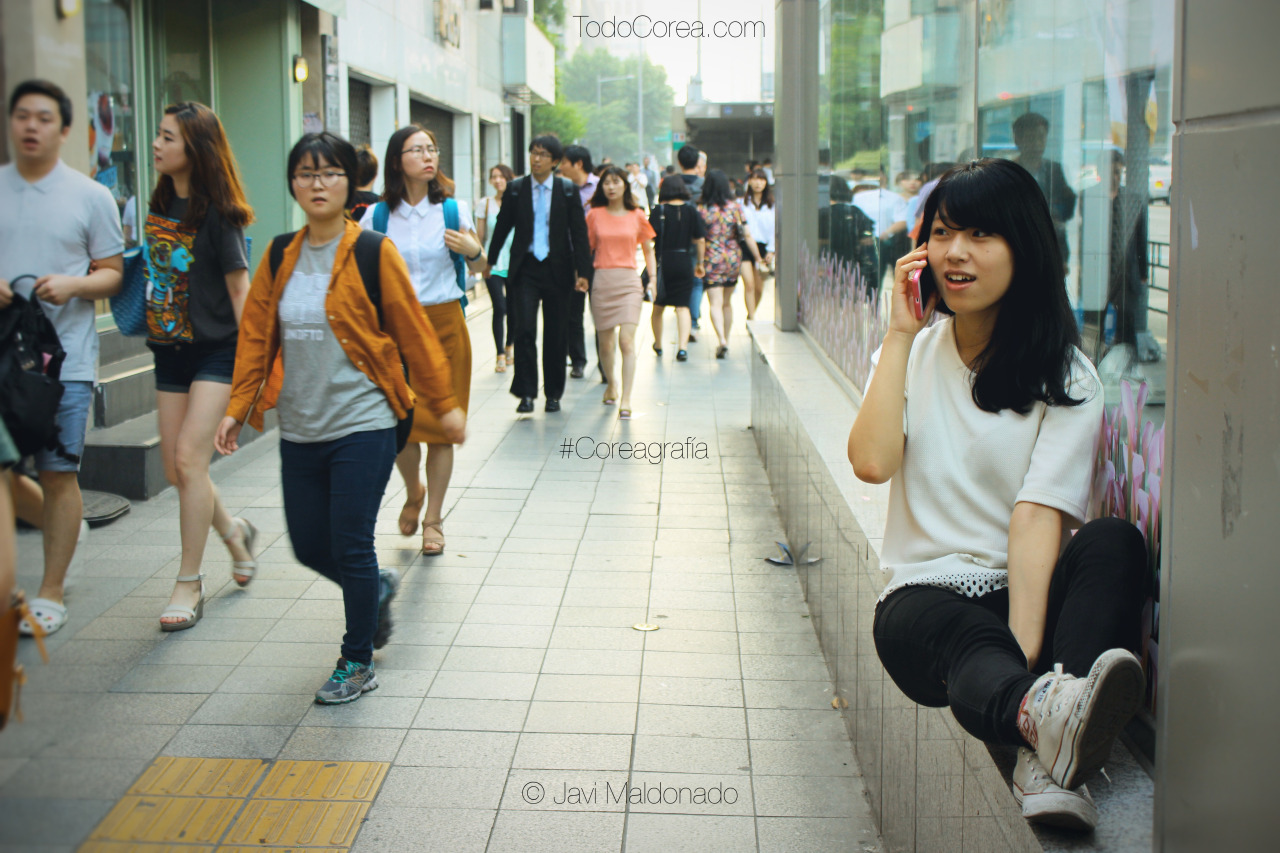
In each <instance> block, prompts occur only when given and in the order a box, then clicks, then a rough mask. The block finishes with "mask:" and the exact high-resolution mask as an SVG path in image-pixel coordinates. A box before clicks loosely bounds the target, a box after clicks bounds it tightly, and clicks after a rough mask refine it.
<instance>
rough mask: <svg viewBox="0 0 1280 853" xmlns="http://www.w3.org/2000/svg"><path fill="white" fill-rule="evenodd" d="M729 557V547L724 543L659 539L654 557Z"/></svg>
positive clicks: (655, 546) (654, 548)
mask: <svg viewBox="0 0 1280 853" xmlns="http://www.w3.org/2000/svg"><path fill="white" fill-rule="evenodd" d="M685 555H689V556H693V557H727V556H728V555H729V545H727V544H725V543H724V542H710V541H705V540H694V541H688V542H682V541H676V540H672V539H659V540H658V541H657V542H655V543H654V545H653V556H654V557H655V558H657V557H682V556H685Z"/></svg>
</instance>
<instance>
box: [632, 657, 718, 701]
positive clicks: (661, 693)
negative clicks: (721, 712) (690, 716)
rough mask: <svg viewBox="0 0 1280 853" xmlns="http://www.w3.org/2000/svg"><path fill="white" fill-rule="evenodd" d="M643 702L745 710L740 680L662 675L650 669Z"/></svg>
mask: <svg viewBox="0 0 1280 853" xmlns="http://www.w3.org/2000/svg"><path fill="white" fill-rule="evenodd" d="M640 701H641V702H644V703H646V704H651V705H711V706H718V707H726V708H741V707H742V682H741V681H740V680H738V679H736V678H690V677H684V676H672V675H659V674H656V673H653V672H651V671H650V670H649V669H648V667H647V665H646V669H645V674H644V678H642V679H641V680H640Z"/></svg>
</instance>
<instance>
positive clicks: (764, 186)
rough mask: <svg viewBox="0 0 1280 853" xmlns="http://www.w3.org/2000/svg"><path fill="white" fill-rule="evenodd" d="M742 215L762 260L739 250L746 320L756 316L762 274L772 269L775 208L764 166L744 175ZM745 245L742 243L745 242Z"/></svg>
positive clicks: (761, 287) (760, 292)
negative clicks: (758, 261)
mask: <svg viewBox="0 0 1280 853" xmlns="http://www.w3.org/2000/svg"><path fill="white" fill-rule="evenodd" d="M742 214H743V216H744V217H745V218H746V220H747V228H748V229H750V231H751V236H752V237H755V238H756V246H758V247H759V249H760V257H761V258H763V259H764V263H763V264H761V265H760V266H758V267H756V266H754V265H753V264H752V263H751V261H749V260H747V257H748V256H747V252H746V250H745V248H744V250H743V253H742V284H743V285H744V286H743V288H742V296H743V299H745V300H746V303H747V319H748V320H754V319H755V318H756V306H757V305H759V304H760V299H761V298H762V297H763V296H764V277H765V273H766V272H771V271H772V268H773V249H774V244H775V243H776V242H777V241H776V240H775V239H774V231H775V224H776V209H775V208H774V206H773V187H771V186H769V176H768V175H766V174H765V172H764V169H756V170H755V171H754V172H752V173H751V176H750V177H748V178H747V191H746V193H744V195H743V199H742ZM744 246H745V244H744Z"/></svg>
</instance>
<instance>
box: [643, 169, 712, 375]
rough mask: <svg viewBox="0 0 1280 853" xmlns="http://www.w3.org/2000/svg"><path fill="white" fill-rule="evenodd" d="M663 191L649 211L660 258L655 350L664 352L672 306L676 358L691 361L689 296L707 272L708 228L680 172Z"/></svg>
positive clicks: (667, 180) (654, 313)
mask: <svg viewBox="0 0 1280 853" xmlns="http://www.w3.org/2000/svg"><path fill="white" fill-rule="evenodd" d="M659 190H660V191H659V193H658V203H657V204H656V205H655V206H654V208H653V210H652V211H651V212H650V214H649V224H650V225H651V226H653V230H654V233H655V235H656V237H655V239H654V247H655V249H656V255H657V259H658V274H657V276H656V277H655V278H656V281H657V285H656V292H655V293H654V297H653V311H652V312H651V314H650V320H649V322H650V325H651V327H652V329H653V351H654V352H655V353H656V354H657V355H659V356H661V355H662V315H663V314H665V313H666V309H667V308H668V307H670V308H674V309H675V311H676V334H677V342H678V344H679V348H678V349H677V350H676V361H688V360H689V352H688V349H687V348H688V346H689V326H690V318H689V296H690V293H691V292H692V290H693V280H694V278H695V277H697V278H701V277H702V276H704V275H706V269H705V267H704V266H703V256H704V255H705V253H706V250H707V241H706V239H704V238H705V236H706V230H705V229H704V228H703V225H702V217H701V216H699V215H698V211H697V209H696V208H694V207H693V206H692V205H691V204H689V203H688V202H689V187H688V186H687V185H686V184H685V182H684V181H683V180H681V178H680V176H679V175H668V176H667V177H665V178H663V179H662V184H661V186H660V188H659ZM695 252H696V254H695Z"/></svg>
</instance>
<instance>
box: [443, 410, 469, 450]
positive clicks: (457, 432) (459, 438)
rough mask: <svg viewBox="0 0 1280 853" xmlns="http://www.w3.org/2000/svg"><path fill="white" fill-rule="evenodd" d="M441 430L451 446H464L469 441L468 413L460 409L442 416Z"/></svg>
mask: <svg viewBox="0 0 1280 853" xmlns="http://www.w3.org/2000/svg"><path fill="white" fill-rule="evenodd" d="M440 430H441V431H442V432H443V433H444V437H445V438H447V439H449V443H450V444H462V443H463V442H464V441H466V440H467V413H466V412H464V411H462V407H458V408H456V409H454V410H453V411H451V412H446V413H445V414H444V415H441V417H440Z"/></svg>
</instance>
